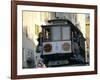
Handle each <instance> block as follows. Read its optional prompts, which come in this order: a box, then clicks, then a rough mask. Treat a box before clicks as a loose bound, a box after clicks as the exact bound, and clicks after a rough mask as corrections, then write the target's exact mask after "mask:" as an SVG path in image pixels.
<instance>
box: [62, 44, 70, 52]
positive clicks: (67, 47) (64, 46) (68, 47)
mask: <svg viewBox="0 0 100 80" xmlns="http://www.w3.org/2000/svg"><path fill="white" fill-rule="evenodd" d="M62 49H63V50H64V51H69V49H70V44H69V43H63V45H62Z"/></svg>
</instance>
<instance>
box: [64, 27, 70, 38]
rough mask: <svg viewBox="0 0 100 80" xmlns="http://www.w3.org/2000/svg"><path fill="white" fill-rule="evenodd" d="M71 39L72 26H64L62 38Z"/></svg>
mask: <svg viewBox="0 0 100 80" xmlns="http://www.w3.org/2000/svg"><path fill="white" fill-rule="evenodd" d="M69 39H70V27H66V26H64V27H62V40H69Z"/></svg>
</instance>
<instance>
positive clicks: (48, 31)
mask: <svg viewBox="0 0 100 80" xmlns="http://www.w3.org/2000/svg"><path fill="white" fill-rule="evenodd" d="M43 35H44V36H43V38H44V41H50V40H51V28H49V27H48V28H45V29H44V34H43Z"/></svg>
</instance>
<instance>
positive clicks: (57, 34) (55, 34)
mask: <svg viewBox="0 0 100 80" xmlns="http://www.w3.org/2000/svg"><path fill="white" fill-rule="evenodd" d="M51 31H52V33H51V35H52V41H55V40H61V27H52V29H51Z"/></svg>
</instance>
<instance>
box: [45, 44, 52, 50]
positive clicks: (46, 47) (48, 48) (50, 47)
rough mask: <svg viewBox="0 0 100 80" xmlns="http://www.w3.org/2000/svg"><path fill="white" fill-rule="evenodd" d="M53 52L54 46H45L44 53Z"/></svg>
mask: <svg viewBox="0 0 100 80" xmlns="http://www.w3.org/2000/svg"><path fill="white" fill-rule="evenodd" d="M51 50H52V45H51V44H45V45H44V51H45V52H51Z"/></svg>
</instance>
